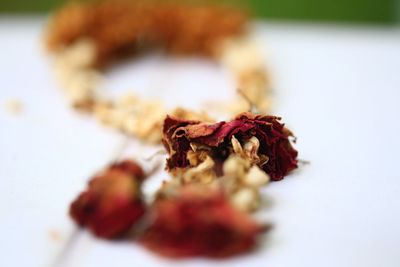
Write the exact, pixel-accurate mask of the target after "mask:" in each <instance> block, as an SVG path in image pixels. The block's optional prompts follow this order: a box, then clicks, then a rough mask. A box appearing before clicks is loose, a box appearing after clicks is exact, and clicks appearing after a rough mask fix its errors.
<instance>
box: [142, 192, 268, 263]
mask: <svg viewBox="0 0 400 267" xmlns="http://www.w3.org/2000/svg"><path fill="white" fill-rule="evenodd" d="M152 215H153V221H152V222H151V223H150V226H149V228H148V229H147V230H146V232H145V233H144V234H143V235H142V236H141V237H140V242H141V243H142V244H143V245H144V246H145V247H147V248H148V249H150V250H152V251H153V252H155V253H158V254H161V255H163V256H167V257H172V258H181V257H190V256H205V257H215V258H222V257H228V256H233V255H237V254H241V253H244V252H248V251H250V250H252V249H254V248H255V245H256V237H257V235H258V234H260V233H262V232H264V231H265V230H267V227H266V226H262V225H260V224H258V223H256V222H255V221H253V220H252V219H251V217H250V216H249V215H248V214H246V213H242V212H240V211H238V210H236V209H234V208H233V207H232V206H231V204H230V202H229V201H228V200H227V198H226V197H225V195H224V194H223V193H222V192H220V191H214V190H210V189H209V188H204V187H203V186H199V185H197V187H194V186H193V185H192V186H184V187H182V188H181V189H180V191H179V192H178V193H177V195H175V196H173V197H161V198H159V199H157V200H156V201H155V203H154V204H153V207H152Z"/></svg>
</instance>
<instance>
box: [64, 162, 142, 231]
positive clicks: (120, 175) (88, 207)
mask: <svg viewBox="0 0 400 267" xmlns="http://www.w3.org/2000/svg"><path fill="white" fill-rule="evenodd" d="M143 179H144V174H143V171H142V168H141V167H140V166H139V165H137V164H136V163H135V162H133V161H129V160H125V161H122V162H118V163H115V164H112V165H111V166H110V167H109V168H108V169H106V170H104V171H103V172H101V173H99V174H98V175H96V176H95V177H94V178H93V179H92V180H90V181H89V183H88V188H87V189H86V190H85V191H84V192H82V193H81V194H80V195H79V196H78V198H77V199H76V200H75V201H74V202H72V204H71V207H70V215H71V217H72V218H73V219H74V220H75V221H76V223H78V224H79V225H80V226H85V227H88V228H89V229H90V230H91V231H92V232H93V233H94V234H95V235H96V236H99V237H103V238H116V237H120V236H121V235H123V234H125V233H127V232H128V231H129V230H130V229H131V227H132V226H133V225H134V224H135V222H137V221H138V220H139V219H140V218H141V217H142V215H143V214H144V212H145V209H146V208H145V205H144V202H143V201H142V198H141V190H140V186H141V182H142V181H143Z"/></svg>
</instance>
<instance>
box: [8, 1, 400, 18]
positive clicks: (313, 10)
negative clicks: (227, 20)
mask: <svg viewBox="0 0 400 267" xmlns="http://www.w3.org/2000/svg"><path fill="white" fill-rule="evenodd" d="M237 1H238V0H233V1H232V2H237ZM63 2H64V0H0V13H3V14H4V13H39V12H47V11H49V10H51V9H54V8H55V7H57V6H59V5H60V4H62V3H63ZM225 2H229V1H225ZM239 2H240V0H239ZM241 2H243V3H244V4H245V5H248V6H249V7H250V8H251V10H252V12H253V13H254V14H255V15H257V16H258V17H262V18H267V19H279V20H287V19H289V20H308V21H339V22H352V23H354V22H356V23H380V24H381V23H384V24H394V23H397V22H399V21H400V0H242V1H241Z"/></svg>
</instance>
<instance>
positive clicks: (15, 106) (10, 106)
mask: <svg viewBox="0 0 400 267" xmlns="http://www.w3.org/2000/svg"><path fill="white" fill-rule="evenodd" d="M5 107H6V110H7V111H8V112H9V113H10V114H13V115H18V114H21V113H22V111H23V109H24V106H23V104H22V102H21V101H20V100H19V99H9V100H7V101H6V103H5Z"/></svg>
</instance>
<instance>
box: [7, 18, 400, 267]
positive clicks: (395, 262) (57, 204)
mask: <svg viewBox="0 0 400 267" xmlns="http://www.w3.org/2000/svg"><path fill="white" fill-rule="evenodd" d="M41 30H42V20H38V19H24V20H21V19H10V18H9V19H4V18H3V19H0V77H1V86H0V104H1V105H2V106H1V109H0V129H1V131H0V137H1V138H0V166H1V167H0V179H1V180H0V181H1V187H0V236H1V239H0V240H1V245H0V251H1V257H0V266H49V265H50V264H51V262H52V261H53V260H54V257H55V255H56V254H57V252H58V251H59V250H60V248H61V247H62V246H63V244H64V243H65V242H66V238H67V236H68V235H69V233H70V232H71V231H72V229H73V224H72V223H71V221H70V220H69V218H68V217H67V215H66V211H67V207H68V204H69V202H70V200H71V199H73V198H74V197H75V195H76V194H77V192H78V191H79V190H81V189H82V188H83V186H84V184H85V182H86V180H87V178H88V177H89V176H90V175H91V174H92V173H93V172H94V171H95V170H97V169H99V168H101V167H102V166H104V164H106V163H107V162H108V161H109V160H111V159H112V158H113V157H114V154H115V153H116V151H118V149H119V148H120V147H121V144H122V143H123V138H122V137H121V136H120V135H118V134H116V133H114V132H113V131H111V130H108V129H105V128H102V127H100V126H98V125H96V123H94V122H93V121H92V120H91V119H90V118H86V117H84V116H81V115H79V114H77V113H75V112H73V111H72V110H71V109H69V108H68V106H67V104H66V101H65V99H64V98H63V96H62V94H61V93H60V92H59V90H58V86H57V85H56V83H55V82H54V80H53V76H52V72H51V65H50V64H49V62H48V59H47V58H46V56H45V55H43V53H42V51H41V46H40V43H39V38H40V34H41ZM256 32H257V33H258V35H257V36H258V38H259V39H260V41H261V42H262V43H263V44H265V53H266V54H268V58H267V59H268V60H267V62H268V64H269V65H270V67H271V70H272V73H273V77H274V80H275V89H276V98H275V101H276V109H275V110H276V112H275V113H276V114H278V115H281V116H283V118H284V121H285V122H287V125H288V126H289V127H290V128H291V129H292V130H293V131H294V132H295V133H296V135H297V136H298V144H297V146H296V147H297V148H298V150H299V151H300V157H301V158H302V159H305V160H309V161H311V165H308V166H305V167H303V168H301V170H300V171H298V172H296V173H294V174H293V175H291V176H289V177H288V178H287V179H285V180H284V181H282V182H279V183H273V184H272V185H271V186H269V187H267V188H265V190H264V193H265V197H266V198H267V199H268V200H269V201H271V205H270V208H268V209H266V210H264V211H263V212H261V213H260V214H258V216H259V217H260V218H261V219H264V220H267V221H270V222H272V223H274V225H275V228H274V229H273V231H272V232H271V233H270V235H269V236H268V237H267V239H266V240H264V241H263V245H262V246H261V248H260V249H259V250H258V251H257V252H255V253H253V254H250V255H247V256H244V257H239V258H234V259H231V260H226V261H210V260H204V259H195V260H185V261H179V262H175V261H168V260H165V259H162V258H159V257H156V256H153V255H152V254H150V253H149V252H147V251H145V250H144V249H142V248H140V247H138V246H137V245H135V244H130V243H110V242H104V241H99V240H97V239H94V238H92V237H91V236H90V235H89V234H87V233H83V234H81V235H80V237H79V238H78V240H77V241H76V242H75V243H74V248H73V250H72V251H71V253H69V254H68V255H67V256H68V257H67V258H68V259H66V261H65V262H64V263H65V264H64V265H67V266H74V267H78V266H96V267H99V266H170V265H174V266H204V265H205V264H207V265H212V266H213V265H218V266H269V267H286V266H332V267H333V266H335V267H337V266H348V267H350V266H362V267H367V266H385V267H392V266H393V267H397V266H400V254H399V253H398V249H399V247H400V229H399V225H400V174H399V172H398V170H397V164H398V162H399V151H400V138H399V137H398V133H399V132H400V126H399V119H398V116H399V115H400V107H399V104H398V101H399V99H400V35H399V31H398V30H394V29H378V28H376V29H369V28H351V29H346V28H344V27H341V28H337V27H331V26H324V27H322V26H321V27H314V26H293V25H277V24H271V25H269V24H267V25H260V24H259V25H257V27H256ZM157 62H159V61H157V59H155V58H152V57H151V58H148V59H143V60H141V61H140V62H139V63H135V64H132V65H129V66H125V67H123V68H122V69H120V70H116V71H114V72H112V73H110V74H109V76H110V77H109V78H110V80H109V86H110V87H113V88H114V86H115V88H120V87H122V86H124V87H125V88H135V89H138V90H139V91H140V90H142V91H144V90H147V92H146V94H148V96H151V95H152V94H155V93H157V91H158V92H160V91H161V90H165V91H162V92H163V93H162V94H161V95H162V96H163V97H165V98H166V99H168V101H182V100H183V99H186V98H187V97H184V96H185V95H186V96H190V98H189V99H190V102H189V105H190V106H195V105H196V104H197V105H198V103H200V102H199V101H198V98H201V99H206V98H207V97H208V98H210V97H211V98H214V99H216V98H222V97H224V96H225V95H224V94H227V92H229V90H231V88H230V87H232V86H233V84H232V82H231V81H229V79H228V78H227V77H228V76H227V75H226V73H225V72H224V71H223V70H221V69H219V68H217V67H216V66H213V65H212V64H209V63H203V64H202V65H201V66H200V67H197V66H196V64H194V63H191V62H189V63H188V62H185V63H184V64H183V65H179V64H175V63H169V62H166V61H164V63H162V64H161V66H158V64H157ZM154 69H155V70H154ZM152 90H153V91H152ZM179 90H181V91H184V90H186V91H185V93H184V95H181V96H180V97H178V98H175V97H173V96H175V95H177V92H179ZM197 96H199V97H197ZM10 98H18V99H20V100H21V101H22V102H23V104H24V111H23V113H22V114H20V115H17V116H15V115H11V114H9V113H8V112H7V111H6V110H5V109H4V108H3V107H4V103H5V102H6V101H7V100H8V99H10ZM174 99H175V100H174ZM171 103H173V102H171ZM136 145H137V144H135V143H133V144H132V145H131V146H132V148H131V149H132V153H128V154H130V155H140V156H143V154H146V152H142V151H143V150H142V148H141V149H140V150H138V149H136ZM153 150H154V149H153ZM145 151H147V150H145ZM159 179H162V175H159V177H157V178H156V179H155V180H154V181H153V184H151V185H148V188H146V190H148V191H149V192H150V191H152V190H154V188H155V187H156V186H157V182H158V181H159ZM49 231H57V232H58V233H59V234H60V240H58V241H55V240H53V239H52V238H50V235H49Z"/></svg>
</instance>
